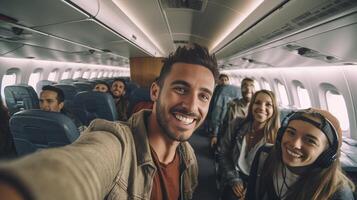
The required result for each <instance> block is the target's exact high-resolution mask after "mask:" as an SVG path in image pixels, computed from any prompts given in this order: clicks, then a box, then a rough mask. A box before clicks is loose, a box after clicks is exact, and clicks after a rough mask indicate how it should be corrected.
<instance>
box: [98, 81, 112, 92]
mask: <svg viewBox="0 0 357 200" xmlns="http://www.w3.org/2000/svg"><path fill="white" fill-rule="evenodd" d="M98 84H102V85H105V86H107V88H108V92H109V91H110V85H109V84H108V83H107V82H105V81H96V83H95V86H97V85H98ZM95 86H94V87H95Z"/></svg>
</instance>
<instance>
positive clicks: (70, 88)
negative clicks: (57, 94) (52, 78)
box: [53, 84, 78, 112]
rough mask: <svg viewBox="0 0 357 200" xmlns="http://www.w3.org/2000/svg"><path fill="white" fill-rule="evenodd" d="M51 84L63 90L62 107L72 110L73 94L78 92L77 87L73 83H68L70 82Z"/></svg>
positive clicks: (73, 107)
mask: <svg viewBox="0 0 357 200" xmlns="http://www.w3.org/2000/svg"><path fill="white" fill-rule="evenodd" d="M53 86H55V87H57V88H59V89H61V90H62V91H63V93H64V108H65V109H66V110H69V111H71V112H72V111H73V110H74V109H75V106H74V96H75V95H76V94H77V93H78V90H77V88H76V87H75V86H74V85H70V84H55V85H53Z"/></svg>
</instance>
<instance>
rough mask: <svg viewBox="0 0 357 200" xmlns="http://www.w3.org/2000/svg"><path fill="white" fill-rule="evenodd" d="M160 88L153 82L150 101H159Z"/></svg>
mask: <svg viewBox="0 0 357 200" xmlns="http://www.w3.org/2000/svg"><path fill="white" fill-rule="evenodd" d="M160 89H161V88H160V86H159V85H158V84H157V83H156V82H153V83H152V84H151V87H150V97H151V101H156V100H158V99H159V94H160Z"/></svg>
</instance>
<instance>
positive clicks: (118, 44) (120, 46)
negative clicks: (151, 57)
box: [105, 40, 148, 58]
mask: <svg viewBox="0 0 357 200" xmlns="http://www.w3.org/2000/svg"><path fill="white" fill-rule="evenodd" d="M105 47H106V49H110V50H111V52H112V53H115V54H118V55H121V56H124V57H126V58H132V57H148V55H147V54H146V53H144V52H143V51H141V50H139V49H138V48H136V47H134V46H133V45H131V44H129V43H128V42H126V41H125V40H121V41H119V40H118V41H111V42H108V43H106V44H105Z"/></svg>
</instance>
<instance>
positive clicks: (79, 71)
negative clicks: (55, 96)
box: [73, 70, 82, 79]
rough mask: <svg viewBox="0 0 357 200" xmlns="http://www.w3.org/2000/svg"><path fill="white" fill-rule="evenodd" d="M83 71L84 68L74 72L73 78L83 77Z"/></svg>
mask: <svg viewBox="0 0 357 200" xmlns="http://www.w3.org/2000/svg"><path fill="white" fill-rule="evenodd" d="M81 71H82V70H77V71H75V72H74V74H73V79H76V78H80V77H81Z"/></svg>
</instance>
